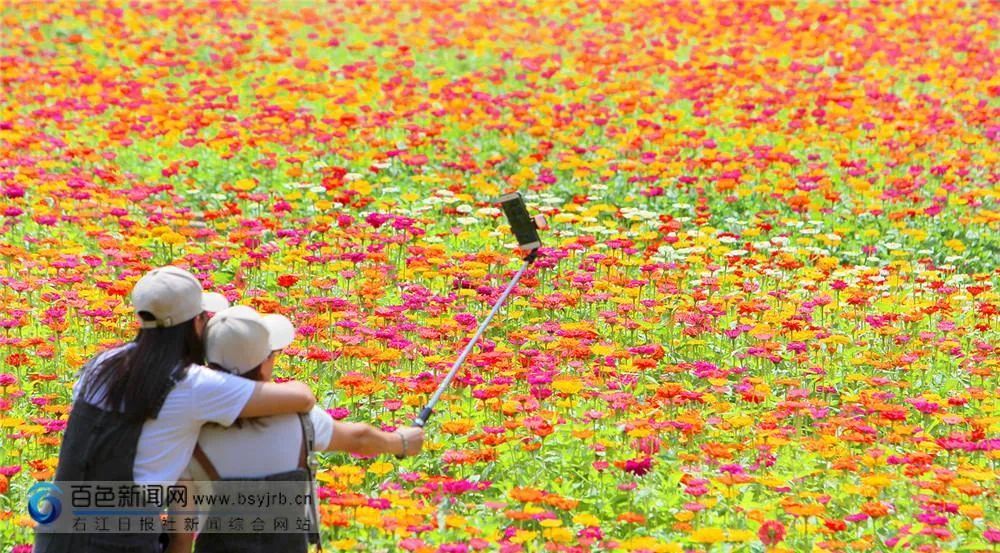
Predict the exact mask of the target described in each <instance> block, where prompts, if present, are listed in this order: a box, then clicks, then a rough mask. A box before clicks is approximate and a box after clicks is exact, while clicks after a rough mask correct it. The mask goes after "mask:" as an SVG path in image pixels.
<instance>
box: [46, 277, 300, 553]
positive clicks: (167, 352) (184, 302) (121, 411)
mask: <svg viewBox="0 0 1000 553" xmlns="http://www.w3.org/2000/svg"><path fill="white" fill-rule="evenodd" d="M220 300H221V301H220ZM132 304H133V306H134V308H135V311H136V313H137V315H138V317H139V319H140V320H141V325H140V326H141V328H140V330H139V333H138V335H137V336H136V337H135V339H134V340H133V341H132V342H130V343H128V344H126V345H124V346H121V347H118V348H115V349H112V350H109V351H105V352H103V353H101V354H99V355H97V356H96V357H95V358H93V359H91V360H90V361H89V362H88V363H87V364H86V365H85V366H84V368H83V370H82V371H81V375H80V377H79V380H78V381H77V383H76V385H75V386H74V390H73V396H74V403H73V409H72V411H71V412H70V416H69V422H68V425H67V428H66V432H65V434H64V436H63V443H62V447H61V449H60V451H59V464H58V466H57V468H56V481H57V482H58V481H110V482H135V483H137V484H148V483H174V482H176V481H177V480H178V478H179V477H180V476H181V474H182V473H183V471H184V469H185V467H186V466H187V464H188V462H189V460H190V459H191V455H192V453H193V451H194V446H195V443H196V442H197V439H198V433H199V432H200V430H201V427H202V425H203V424H206V423H217V424H220V425H224V426H225V425H229V424H232V423H233V421H235V420H236V419H237V418H238V417H254V416H261V415H272V414H278V413H295V412H308V411H309V410H310V409H311V408H312V407H313V405H315V403H316V398H315V396H314V395H313V394H312V391H311V390H310V389H309V387H308V386H306V385H304V384H302V383H299V382H288V383H283V384H275V383H272V382H267V383H265V382H251V381H248V380H246V379H243V378H238V377H236V376H231V375H227V374H225V373H221V372H218V371H213V370H210V369H208V368H206V367H203V366H201V364H202V363H203V362H204V348H203V345H202V340H201V335H202V332H203V330H204V328H205V324H206V321H207V319H208V315H207V313H206V311H207V310H213V309H220V308H223V307H225V306H226V305H227V304H228V302H226V301H225V298H222V297H221V296H219V295H218V294H205V293H204V292H203V291H202V287H201V284H200V283H199V282H198V280H197V279H196V278H195V277H194V276H193V275H191V273H189V272H187V271H185V270H183V269H179V268H176V267H162V268H159V269H155V270H153V271H151V272H149V273H147V274H146V275H144V276H143V277H142V278H141V279H140V280H139V282H137V283H136V285H135V287H134V289H133V290H132ZM159 538H160V537H159V536H158V535H157V534H93V533H90V534H85V533H80V534H53V533H46V532H44V531H39V532H38V533H36V538H35V547H34V551H35V553H63V552H65V553H70V552H72V553H80V552H83V553H90V552H93V553H97V552H100V553H115V552H129V553H147V552H148V553H159V552H160V551H161V549H162V545H161V543H160V539H159Z"/></svg>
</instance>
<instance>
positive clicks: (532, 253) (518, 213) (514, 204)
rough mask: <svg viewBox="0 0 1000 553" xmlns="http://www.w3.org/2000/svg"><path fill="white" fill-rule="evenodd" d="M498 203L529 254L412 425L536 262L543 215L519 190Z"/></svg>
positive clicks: (420, 422) (430, 408) (421, 420)
mask: <svg viewBox="0 0 1000 553" xmlns="http://www.w3.org/2000/svg"><path fill="white" fill-rule="evenodd" d="M498 203H500V205H501V207H502V208H503V211H504V214H505V215H507V222H509V223H510V229H511V230H512V231H513V232H514V236H516V237H517V244H518V247H519V248H520V249H521V250H522V251H524V250H527V251H528V255H527V256H526V257H525V258H524V264H523V265H521V268H520V269H519V270H518V271H517V274H515V275H514V278H513V279H512V280H511V281H510V284H508V285H507V289H506V290H504V291H503V294H500V299H498V300H497V302H496V303H495V304H493V309H492V310H491V311H490V314H489V315H487V316H486V318H485V319H483V322H482V324H480V325H479V329H478V330H476V334H475V335H474V336H473V337H472V339H471V340H469V343H468V344H466V345H465V349H464V350H462V354H461V355H459V356H458V359H457V360H455V364H454V365H452V366H451V370H450V371H448V375H447V376H445V377H444V380H443V381H442V382H441V385H440V386H438V389H437V390H436V391H435V392H434V395H433V396H431V400H430V401H428V402H427V406H426V407H424V408H423V409H421V410H420V415H418V416H417V420H415V421H413V425H414V426H418V427H420V428H423V427H424V425H425V424H427V421H428V420H430V418H431V415H432V414H433V413H434V406H435V405H437V402H438V400H440V399H441V394H443V393H444V391H445V390H446V389H448V385H449V384H451V381H452V379H454V378H455V375H456V374H458V369H459V368H460V367H461V366H462V363H463V362H464V361H465V358H466V357H468V356H469V353H470V352H472V348H473V346H475V345H476V342H477V341H478V340H479V337H480V336H482V335H483V332H484V331H485V330H486V327H487V326H489V324H490V321H492V320H493V316H494V315H496V314H497V312H498V311H500V306H501V305H503V302H504V301H506V300H507V296H509V295H510V293H511V291H512V290H514V287H515V286H517V282H518V281H519V280H521V276H522V275H524V271H526V270H527V269H528V266H529V265H531V264H532V263H534V262H535V259H537V258H538V248H539V247H541V245H542V243H541V241H540V240H539V238H538V229H544V228H545V219H544V218H543V217H542V216H541V215H539V216H538V217H536V218H534V219H533V218H532V217H531V216H530V215H528V208H527V207H526V206H525V205H524V199H523V198H521V194H520V193H519V192H513V193H511V194H505V195H503V196H501V197H500V199H499V200H498Z"/></svg>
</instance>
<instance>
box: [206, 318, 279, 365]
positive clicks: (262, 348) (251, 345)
mask: <svg viewBox="0 0 1000 553" xmlns="http://www.w3.org/2000/svg"><path fill="white" fill-rule="evenodd" d="M294 339H295V327H294V326H293V325H292V322H291V321H289V320H288V318H287V317H284V316H282V315H261V314H260V313H258V312H257V311H255V310H254V309H253V308H252V307H247V306H245V305H236V306H233V307H230V308H228V309H223V310H222V311H219V312H218V313H216V314H215V316H214V317H212V319H211V320H210V321H208V325H207V326H206V327H205V360H206V361H208V362H209V363H214V364H216V365H219V366H220V367H222V368H224V369H226V370H229V371H232V372H234V373H236V374H243V373H246V372H249V371H251V370H253V369H254V368H256V367H257V366H258V365H260V364H261V363H263V362H264V361H266V360H267V358H268V356H270V355H271V352H272V351H276V350H280V349H284V348H285V347H286V346H288V345H289V344H291V343H292V340H294Z"/></svg>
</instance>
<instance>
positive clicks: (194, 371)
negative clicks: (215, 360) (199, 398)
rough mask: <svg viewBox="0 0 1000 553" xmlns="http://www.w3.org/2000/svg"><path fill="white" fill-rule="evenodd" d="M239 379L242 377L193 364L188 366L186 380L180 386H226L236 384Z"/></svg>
mask: <svg viewBox="0 0 1000 553" xmlns="http://www.w3.org/2000/svg"><path fill="white" fill-rule="evenodd" d="M239 378H240V377H238V376H234V375H231V374H229V373H227V372H223V371H217V370H215V369H210V368H208V367H206V366H204V365H198V364H191V365H188V367H187V371H186V373H185V374H184V378H183V379H182V380H181V381H180V382H179V383H178V384H185V385H187V386H192V387H193V386H204V385H217V384H225V383H227V382H235V381H237V379H239ZM242 380H246V379H242Z"/></svg>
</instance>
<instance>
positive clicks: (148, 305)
mask: <svg viewBox="0 0 1000 553" xmlns="http://www.w3.org/2000/svg"><path fill="white" fill-rule="evenodd" d="M132 306H133V307H135V311H136V312H137V313H138V312H142V311H145V312H147V313H149V314H150V315H152V316H153V317H155V319H154V320H152V321H146V320H143V321H142V328H167V327H171V326H175V325H179V324H181V323H183V322H186V321H190V320H191V319H193V318H195V317H197V316H198V315H199V314H200V313H201V312H202V311H213V312H215V311H221V310H223V309H225V308H227V307H229V300H227V299H226V297H225V296H223V295H222V294H216V293H215V292H205V291H203V290H202V288H201V283H200V282H198V279H196V278H194V275H192V274H191V273H189V272H187V271H185V270H184V269H181V268H178V267H174V266H171V265H168V266H166V267H160V268H159V269H153V270H152V271H150V272H148V273H146V274H145V275H143V277H142V278H140V279H139V282H136V283H135V287H134V288H132Z"/></svg>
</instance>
